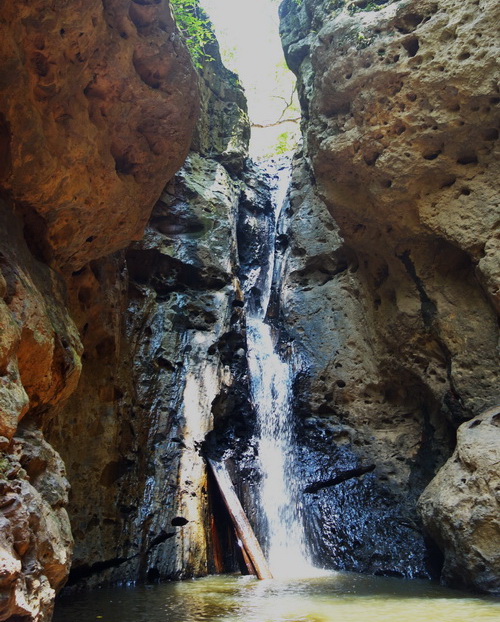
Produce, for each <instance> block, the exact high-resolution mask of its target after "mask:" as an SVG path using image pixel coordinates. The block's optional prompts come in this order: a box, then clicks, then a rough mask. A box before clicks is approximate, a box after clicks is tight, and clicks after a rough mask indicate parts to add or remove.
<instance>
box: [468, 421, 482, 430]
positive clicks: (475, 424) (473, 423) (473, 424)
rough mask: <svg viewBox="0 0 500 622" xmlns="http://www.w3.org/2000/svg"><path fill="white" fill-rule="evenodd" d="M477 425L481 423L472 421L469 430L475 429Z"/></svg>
mask: <svg viewBox="0 0 500 622" xmlns="http://www.w3.org/2000/svg"><path fill="white" fill-rule="evenodd" d="M478 425H481V421H480V420H476V421H473V422H472V423H471V424H470V425H469V429H470V428H477V426H478Z"/></svg>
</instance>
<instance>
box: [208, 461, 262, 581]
mask: <svg viewBox="0 0 500 622" xmlns="http://www.w3.org/2000/svg"><path fill="white" fill-rule="evenodd" d="M207 462H208V464H209V465H210V468H211V469H212V473H213V474H214V477H215V481H216V482H217V485H218V486H219V490H220V492H221V495H222V498H223V500H224V503H225V505H226V508H227V511H228V512H229V516H230V517H231V520H232V521H233V524H234V528H235V531H236V535H237V537H238V539H239V541H240V542H241V546H242V550H243V551H244V553H243V558H244V559H245V553H246V559H245V563H246V564H247V567H249V564H248V561H250V562H251V566H252V567H253V569H254V571H255V572H254V573H252V574H256V575H257V578H258V579H272V578H273V575H272V574H271V571H270V570H269V567H268V565H267V562H266V559H265V557H264V553H263V552H262V549H261V548H260V544H259V542H258V540H257V538H256V537H255V534H254V532H253V529H252V526H251V525H250V523H249V521H248V518H247V516H246V514H245V511H244V510H243V507H242V506H241V503H240V500H239V499H238V496H237V494H236V491H235V490H234V487H233V483H232V481H231V478H230V477H229V473H228V472H227V470H226V467H225V465H224V464H223V463H222V462H215V461H214V460H211V459H210V458H207ZM249 569H250V568H249Z"/></svg>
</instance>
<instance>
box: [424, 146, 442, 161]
mask: <svg viewBox="0 0 500 622" xmlns="http://www.w3.org/2000/svg"><path fill="white" fill-rule="evenodd" d="M441 153H442V151H441V149H438V150H437V151H431V152H430V153H424V154H423V155H422V157H423V158H424V160H435V159H436V158H437V157H438V156H439V155H441Z"/></svg>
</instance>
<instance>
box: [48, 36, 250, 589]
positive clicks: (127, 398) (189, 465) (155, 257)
mask: <svg viewBox="0 0 500 622" xmlns="http://www.w3.org/2000/svg"><path fill="white" fill-rule="evenodd" d="M208 52H209V53H210V55H211V56H212V58H213V60H212V61H210V62H207V63H206V64H205V65H204V67H203V68H202V69H201V71H200V76H199V85H200V101H201V106H200V107H201V115H200V119H199V122H198V124H197V126H196V129H195V132H194V136H193V143H192V150H191V152H190V154H189V155H188V157H187V159H186V161H185V163H184V166H183V168H182V169H181V170H180V171H179V172H178V173H177V175H176V176H175V177H174V178H173V179H172V180H171V181H170V182H169V183H168V184H166V185H165V186H164V188H163V190H162V192H161V194H160V197H159V198H158V200H157V201H156V203H155V206H154V209H153V212H152V215H151V218H150V220H149V222H148V225H147V227H146V230H145V233H144V237H143V239H142V240H141V241H138V242H134V243H133V244H131V245H130V246H128V248H127V249H126V250H125V252H123V253H118V254H114V255H112V256H110V257H107V258H105V259H100V260H96V261H92V262H90V263H89V264H88V265H87V266H85V267H84V268H82V269H80V270H79V271H78V272H77V274H75V275H74V277H73V281H72V287H71V290H70V293H71V304H70V306H71V308H72V309H73V310H74V318H75V321H76V323H77V326H78V329H79V331H80V333H81V334H82V342H83V345H84V359H85V360H84V366H83V372H82V378H81V381H80V384H79V387H78V390H77V391H75V392H74V393H73V395H72V396H71V398H70V399H69V400H68V401H67V403H66V404H65V405H64V406H63V407H62V408H61V409H59V410H58V412H57V413H56V415H55V416H54V417H53V418H52V420H51V421H50V423H48V424H47V426H46V433H47V437H48V438H49V439H50V442H51V443H52V444H53V445H54V446H55V447H56V448H57V450H58V451H59V452H60V453H61V456H62V458H63V460H64V463H65V464H66V467H67V471H68V479H69V481H70V483H71V486H72V489H71V498H70V503H69V506H68V511H69V514H70V518H71V524H72V530H73V535H74V538H75V552H74V558H73V564H72V572H71V574H70V579H69V585H77V586H78V587H81V586H83V585H86V586H95V585H102V584H104V583H106V582H123V581H135V580H138V579H139V580H148V581H156V580H159V579H166V578H169V579H179V578H187V577H193V576H200V575H205V574H207V572H209V571H210V570H213V561H212V559H213V555H212V554H211V550H210V546H211V543H210V537H209V535H208V534H209V531H210V523H209V514H208V508H209V504H208V492H207V487H208V485H207V476H206V471H205V463H204V460H203V457H202V455H201V445H202V443H203V442H204V440H205V436H206V435H207V433H208V432H210V431H211V430H212V428H213V427H214V425H216V424H217V421H214V419H217V418H220V419H221V420H223V419H224V418H225V417H226V416H227V414H228V413H229V411H231V410H232V409H234V408H235V407H236V406H238V404H239V403H240V402H244V371H245V369H244V367H245V358H244V350H243V346H244V337H243V334H242V331H243V324H242V309H241V298H242V294H241V290H240V287H239V282H238V279H237V271H238V257H237V249H236V228H237V214H238V206H239V201H240V196H241V195H242V193H243V192H244V188H245V185H244V184H243V182H242V181H241V180H240V179H239V178H238V174H239V173H241V171H242V170H243V168H244V167H245V160H246V150H247V147H248V137H249V124H248V117H247V113H246V101H245V98H244V95H243V91H242V89H241V87H240V86H239V83H238V81H237V78H236V76H235V75H234V74H232V73H231V72H229V71H228V70H226V69H225V68H224V66H223V65H222V62H221V60H220V56H219V52H218V48H217V45H216V44H215V43H214V44H212V45H211V46H210V47H209V48H208ZM242 353H243V354H242ZM241 392H242V393H243V394H242V395H240V393H241Z"/></svg>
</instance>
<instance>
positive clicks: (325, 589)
mask: <svg viewBox="0 0 500 622" xmlns="http://www.w3.org/2000/svg"><path fill="white" fill-rule="evenodd" d="M96 620H100V621H101V622H423V621H424V620H432V622H500V600H499V599H495V598H486V597H484V598H481V597H476V596H472V595H468V594H464V593H461V592H457V591H454V590H448V589H445V588H442V587H439V586H437V585H435V584H432V583H428V582H426V581H404V580H400V579H386V578H380V577H368V576H363V575H356V574H352V573H331V574H330V575H328V576H323V577H316V578H312V579H301V580H299V579H296V580H281V581H277V580H269V581H256V580H255V579H253V578H249V577H237V576H219V577H206V578H204V579H197V580H193V581H183V582H180V583H164V584H160V585H154V586H138V587H130V588H120V589H118V588H117V589H103V590H96V591H93V592H87V593H82V594H77V595H72V596H71V597H66V598H61V599H60V600H59V601H58V603H57V606H56V611H55V614H54V622H91V621H92V622H95V621H96Z"/></svg>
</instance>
